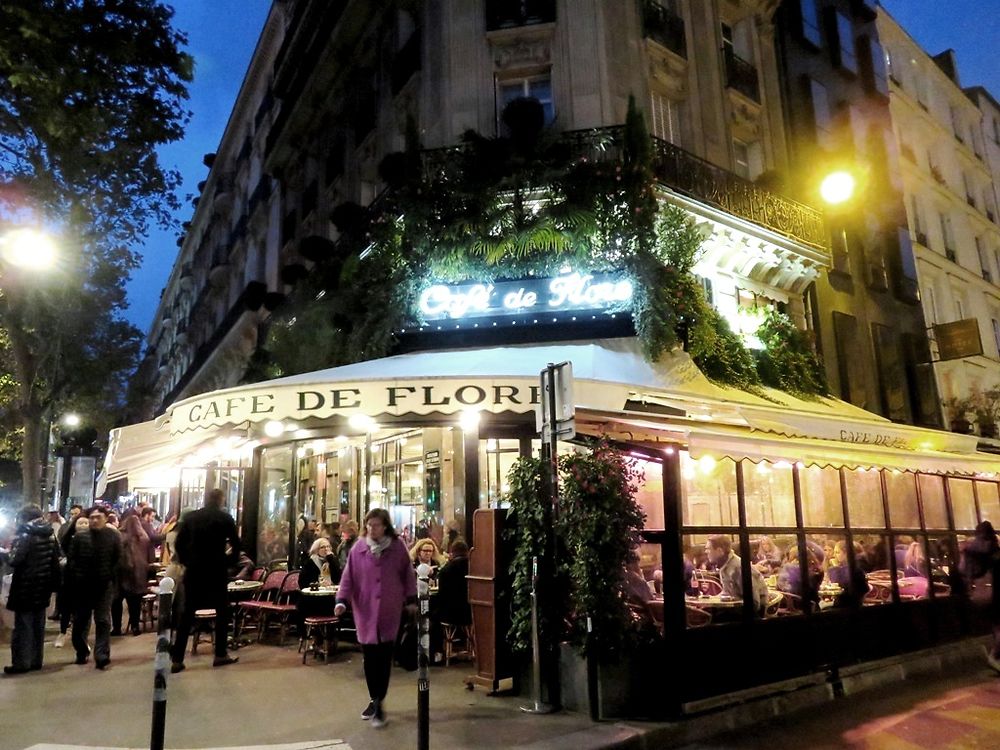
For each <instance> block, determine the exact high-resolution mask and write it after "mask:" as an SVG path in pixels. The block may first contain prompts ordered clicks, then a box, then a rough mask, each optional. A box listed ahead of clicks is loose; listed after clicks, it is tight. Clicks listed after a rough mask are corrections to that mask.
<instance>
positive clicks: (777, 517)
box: [743, 461, 795, 527]
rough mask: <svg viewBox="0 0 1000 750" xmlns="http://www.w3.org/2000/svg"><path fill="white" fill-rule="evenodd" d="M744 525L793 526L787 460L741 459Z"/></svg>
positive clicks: (792, 495)
mask: <svg viewBox="0 0 1000 750" xmlns="http://www.w3.org/2000/svg"><path fill="white" fill-rule="evenodd" d="M743 492H744V498H745V500H744V502H745V505H746V514H747V526H779V527H780V526H788V527H794V526H795V493H794V490H793V487H792V466H791V464H789V463H771V462H770V461H761V462H760V463H758V464H754V463H751V462H750V461H744V462H743Z"/></svg>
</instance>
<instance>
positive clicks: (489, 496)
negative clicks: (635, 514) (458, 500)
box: [479, 438, 663, 516]
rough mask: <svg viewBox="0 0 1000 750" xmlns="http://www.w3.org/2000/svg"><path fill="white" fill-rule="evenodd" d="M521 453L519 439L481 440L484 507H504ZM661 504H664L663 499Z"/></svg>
mask: <svg viewBox="0 0 1000 750" xmlns="http://www.w3.org/2000/svg"><path fill="white" fill-rule="evenodd" d="M520 455H521V452H520V441H518V440H511V439H496V438H489V439H487V440H480V441H479V493H480V499H481V501H484V502H481V503H480V505H481V506H482V507H484V508H499V507H502V504H501V498H502V497H503V496H504V494H505V493H506V492H507V491H508V490H509V489H510V487H509V486H508V484H507V475H508V474H509V473H510V470H511V469H512V468H513V466H514V464H515V462H516V461H517V459H518V458H519V457H520ZM660 504H661V505H662V501H661V503H660ZM660 515H661V516H662V515H663V513H662V512H661V513H660Z"/></svg>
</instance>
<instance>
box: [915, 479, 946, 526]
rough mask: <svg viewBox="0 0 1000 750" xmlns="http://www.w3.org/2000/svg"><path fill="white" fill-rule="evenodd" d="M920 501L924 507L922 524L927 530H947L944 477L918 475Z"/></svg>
mask: <svg viewBox="0 0 1000 750" xmlns="http://www.w3.org/2000/svg"><path fill="white" fill-rule="evenodd" d="M917 481H918V483H919V485H920V500H921V501H922V504H923V506H924V524H925V528H928V529H947V528H948V509H947V507H946V505H945V498H944V477H941V476H938V475H937V474H918V475H917Z"/></svg>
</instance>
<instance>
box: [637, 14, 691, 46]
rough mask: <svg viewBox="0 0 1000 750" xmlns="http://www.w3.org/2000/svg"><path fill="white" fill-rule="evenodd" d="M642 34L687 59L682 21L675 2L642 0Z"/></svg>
mask: <svg viewBox="0 0 1000 750" xmlns="http://www.w3.org/2000/svg"><path fill="white" fill-rule="evenodd" d="M642 33H643V35H644V36H645V37H646V38H647V39H652V40H653V41H654V42H656V43H657V44H660V45H662V46H664V47H666V48H667V49H668V50H670V51H671V52H674V53H676V54H678V55H680V56H681V57H687V38H686V37H685V34H684V19H683V18H682V17H681V14H680V8H679V7H678V4H677V0H643V3H642Z"/></svg>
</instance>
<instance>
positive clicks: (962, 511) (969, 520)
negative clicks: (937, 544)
mask: <svg viewBox="0 0 1000 750" xmlns="http://www.w3.org/2000/svg"><path fill="white" fill-rule="evenodd" d="M948 490H949V492H950V494H951V510H952V513H954V516H955V528H956V529H969V530H972V529H974V528H976V523H977V521H976V498H975V496H974V495H973V494H972V480H971V479H954V478H949V479H948Z"/></svg>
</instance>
